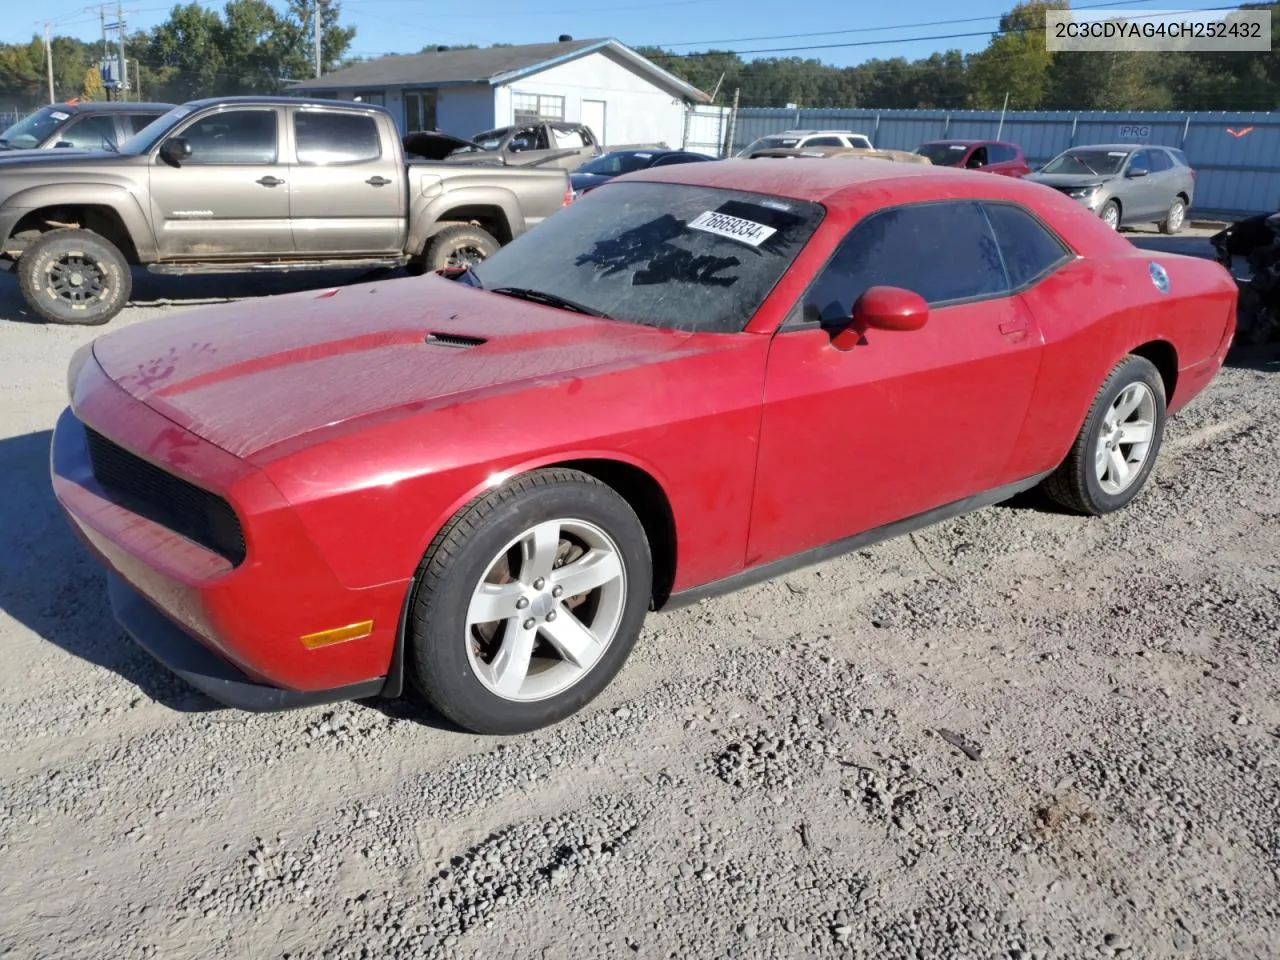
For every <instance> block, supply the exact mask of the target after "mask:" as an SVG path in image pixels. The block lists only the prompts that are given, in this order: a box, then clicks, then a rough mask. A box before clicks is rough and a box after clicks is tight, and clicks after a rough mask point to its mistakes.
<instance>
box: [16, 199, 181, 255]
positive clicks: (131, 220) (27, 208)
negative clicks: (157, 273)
mask: <svg viewBox="0 0 1280 960" xmlns="http://www.w3.org/2000/svg"><path fill="white" fill-rule="evenodd" d="M81 206H87V207H106V208H107V209H110V210H112V211H114V212H115V214H116V215H117V216H119V218H120V221H121V222H122V223H123V224H124V228H125V230H126V231H127V232H128V234H129V239H130V240H132V242H133V246H134V249H136V250H137V251H138V259H139V260H141V261H143V262H144V263H145V262H147V261H149V260H153V259H155V251H156V238H155V234H154V232H153V231H152V229H151V221H150V218H149V217H148V216H147V213H146V211H145V210H144V209H143V207H142V205H141V204H140V203H139V202H138V197H137V195H136V194H135V193H134V192H133V191H132V190H131V189H129V187H127V186H125V185H124V184H119V183H93V182H82V183H57V184H38V185H35V186H31V187H27V188H25V189H21V190H17V191H15V192H14V193H12V194H10V195H9V196H8V197H7V198H6V199H5V201H4V203H3V204H0V229H3V230H4V236H3V239H5V240H8V239H9V237H10V236H11V235H12V232H13V229H14V227H15V226H16V225H17V224H18V222H19V221H20V220H21V219H22V218H23V217H25V216H27V215H28V214H29V213H31V212H32V211H35V210H41V209H46V208H58V207H81Z"/></svg>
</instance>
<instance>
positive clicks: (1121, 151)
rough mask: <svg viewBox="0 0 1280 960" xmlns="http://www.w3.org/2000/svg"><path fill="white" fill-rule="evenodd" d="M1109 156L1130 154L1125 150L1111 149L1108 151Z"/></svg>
mask: <svg viewBox="0 0 1280 960" xmlns="http://www.w3.org/2000/svg"><path fill="white" fill-rule="evenodd" d="M1107 156H1108V157H1127V156H1128V154H1127V153H1125V152H1124V151H1123V150H1111V151H1109V152H1108V153H1107Z"/></svg>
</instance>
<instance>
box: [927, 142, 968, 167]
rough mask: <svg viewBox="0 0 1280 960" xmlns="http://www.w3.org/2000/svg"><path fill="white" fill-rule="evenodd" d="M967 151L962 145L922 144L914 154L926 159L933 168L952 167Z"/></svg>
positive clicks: (966, 147)
mask: <svg viewBox="0 0 1280 960" xmlns="http://www.w3.org/2000/svg"><path fill="white" fill-rule="evenodd" d="M968 149H969V147H968V145H967V144H964V143H922V144H921V145H920V147H919V149H917V150H916V153H918V154H919V155H920V156H922V157H927V158H928V159H929V162H930V163H932V164H933V165H934V166H935V167H954V166H955V165H956V164H958V163H959V162H960V161H961V160H963V159H964V152H965V151H966V150H968Z"/></svg>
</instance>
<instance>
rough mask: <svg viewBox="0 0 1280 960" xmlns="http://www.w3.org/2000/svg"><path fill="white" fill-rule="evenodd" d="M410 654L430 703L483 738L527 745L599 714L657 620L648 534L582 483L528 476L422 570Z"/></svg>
mask: <svg viewBox="0 0 1280 960" xmlns="http://www.w3.org/2000/svg"><path fill="white" fill-rule="evenodd" d="M418 584H419V586H418V588H417V592H416V594H415V596H414V599H413V606H412V613H411V617H410V620H409V627H408V636H407V637H406V643H407V645H408V648H407V651H406V652H407V653H408V655H409V662H410V665H411V671H410V676H411V679H412V683H413V686H414V687H415V688H416V690H417V691H418V692H419V693H420V694H421V695H422V696H423V697H424V698H425V699H426V700H427V701H428V703H429V704H430V705H431V706H432V707H434V708H435V709H436V710H437V711H439V712H440V713H441V714H443V715H444V716H445V717H447V718H448V719H450V720H452V721H453V722H454V723H456V724H458V725H459V726H461V727H463V728H465V729H467V730H469V731H472V732H474V733H480V734H515V733H526V732H529V731H531V730H536V729H539V728H541V727H545V726H549V725H551V724H554V723H558V722H559V721H561V720H563V719H565V718H566V717H568V716H571V715H572V714H574V713H576V712H578V711H579V710H581V709H582V708H583V707H585V706H586V705H587V704H588V703H590V702H591V701H592V700H593V699H595V697H596V696H598V695H599V694H600V692H601V691H602V690H604V688H605V687H606V686H608V684H609V683H610V681H612V680H613V678H614V676H616V675H617V673H618V671H619V670H620V669H621V668H622V666H623V664H624V663H625V662H626V660H627V657H628V656H629V655H630V653H631V650H632V648H633V647H634V646H635V642H636V639H637V637H639V635H640V628H641V626H642V625H643V623H644V618H645V615H646V613H647V611H648V607H649V600H650V597H651V594H652V587H653V563H652V559H651V556H650V551H649V543H648V540H647V538H646V537H645V533H644V527H643V525H642V524H641V522H640V519H639V518H638V517H637V516H636V514H635V512H634V511H633V510H632V509H631V507H630V505H629V504H628V503H627V502H626V501H625V500H624V499H623V498H622V497H621V496H619V495H618V494H617V493H615V492H614V491H613V490H612V489H611V488H610V487H608V486H606V485H605V484H603V483H601V482H600V481H599V480H597V479H595V478H594V477H591V476H588V475H587V474H584V473H580V472H578V471H576V470H564V469H545V470H535V471H533V472H532V473H528V474H525V475H523V476H520V477H517V478H515V479H514V480H511V481H510V482H508V483H506V484H505V485H503V486H501V487H499V488H497V489H496V490H494V491H492V492H490V493H488V494H485V495H483V496H481V497H479V498H477V499H476V500H474V501H472V502H471V503H470V504H468V505H467V506H465V507H463V508H462V509H461V510H460V511H459V512H458V513H457V514H456V515H455V516H454V517H453V518H452V519H451V520H450V521H449V522H448V523H447V524H445V526H444V528H443V529H441V531H440V532H439V533H438V534H437V535H436V537H435V539H434V540H433V541H432V542H431V545H430V546H429V547H428V548H427V552H426V555H425V556H424V558H423V561H422V564H421V566H420V567H419V570H418Z"/></svg>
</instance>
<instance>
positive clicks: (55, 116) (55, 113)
mask: <svg viewBox="0 0 1280 960" xmlns="http://www.w3.org/2000/svg"><path fill="white" fill-rule="evenodd" d="M49 116H51V117H53V119H55V120H66V119H67V118H68V117H70V116H71V114H69V113H60V112H59V111H57V110H55V111H53V113H51V114H49Z"/></svg>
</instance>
